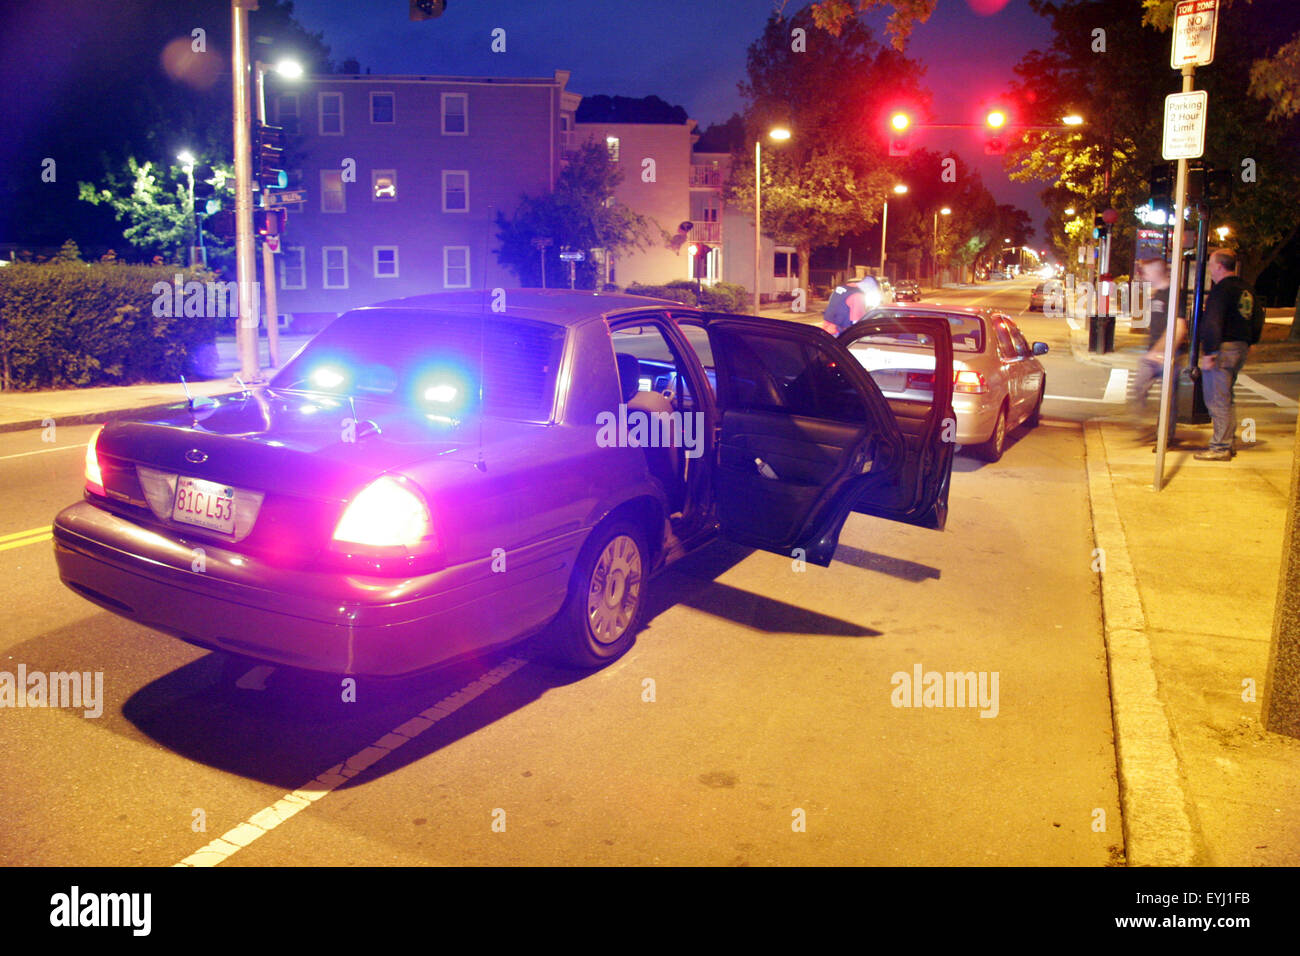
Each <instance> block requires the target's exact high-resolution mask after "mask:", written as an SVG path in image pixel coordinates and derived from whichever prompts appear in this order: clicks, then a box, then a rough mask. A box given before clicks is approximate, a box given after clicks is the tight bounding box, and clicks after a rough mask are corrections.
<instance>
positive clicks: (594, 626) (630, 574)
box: [587, 534, 642, 644]
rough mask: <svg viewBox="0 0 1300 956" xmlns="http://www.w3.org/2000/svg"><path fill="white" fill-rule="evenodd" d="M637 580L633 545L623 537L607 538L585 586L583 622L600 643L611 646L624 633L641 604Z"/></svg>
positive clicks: (636, 552)
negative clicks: (585, 622) (585, 611)
mask: <svg viewBox="0 0 1300 956" xmlns="http://www.w3.org/2000/svg"><path fill="white" fill-rule="evenodd" d="M641 578H642V568H641V549H640V548H638V547H637V543H636V542H635V541H633V540H632V538H630V537H629V536H627V535H625V534H621V535H618V536H617V537H615V538H612V539H610V542H609V543H608V544H607V545H605V550H604V551H602V552H601V553H600V558H599V559H597V561H596V566H595V567H594V568H592V572H591V581H590V582H589V584H588V587H587V623H588V626H589V627H590V628H591V634H592V637H594V638H595V639H596V640H597V641H599V642H600V643H601V644H613V643H615V642H616V641H618V640H619V638H621V637H622V636H623V635H624V633H626V631H627V629H628V626H629V625H630V624H631V623H632V619H633V618H634V617H635V616H636V611H637V606H638V604H639V603H640V601H641Z"/></svg>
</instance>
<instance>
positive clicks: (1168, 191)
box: [1147, 163, 1174, 211]
mask: <svg viewBox="0 0 1300 956" xmlns="http://www.w3.org/2000/svg"><path fill="white" fill-rule="evenodd" d="M1147 186H1148V187H1150V189H1151V204H1152V206H1153V207H1154V208H1156V209H1164V210H1166V211H1168V210H1170V209H1172V208H1173V201H1174V167H1173V166H1172V165H1171V164H1169V163H1157V164H1156V165H1155V166H1152V167H1151V171H1150V172H1149V173H1147Z"/></svg>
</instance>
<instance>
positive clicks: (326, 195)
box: [320, 169, 348, 212]
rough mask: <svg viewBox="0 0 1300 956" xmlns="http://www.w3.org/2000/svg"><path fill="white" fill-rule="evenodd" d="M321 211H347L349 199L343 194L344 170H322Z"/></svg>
mask: <svg viewBox="0 0 1300 956" xmlns="http://www.w3.org/2000/svg"><path fill="white" fill-rule="evenodd" d="M320 211H321V212H347V211H348V204H347V199H346V198H345V197H344V194H343V170H341V169H322V170H321V171H320Z"/></svg>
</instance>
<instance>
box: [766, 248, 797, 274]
mask: <svg viewBox="0 0 1300 956" xmlns="http://www.w3.org/2000/svg"><path fill="white" fill-rule="evenodd" d="M794 257H795V253H793V252H781V251H779V250H778V251H777V253H776V255H775V257H774V258H773V261H772V276H773V278H776V279H787V278H789V277H790V276H793V275H797V274H798V273H797V272H796V266H795V261H794Z"/></svg>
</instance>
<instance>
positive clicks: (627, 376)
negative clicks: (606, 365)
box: [614, 352, 641, 402]
mask: <svg viewBox="0 0 1300 956" xmlns="http://www.w3.org/2000/svg"><path fill="white" fill-rule="evenodd" d="M614 358H615V360H616V361H617V362H618V381H619V384H620V385H622V386H623V401H624V402H627V401H630V400H631V398H632V396H633V395H635V394H636V393H637V392H638V391H639V390H640V388H641V363H640V362H638V361H637V359H636V356H635V355H629V354H628V353H626V352H615V353H614Z"/></svg>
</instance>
